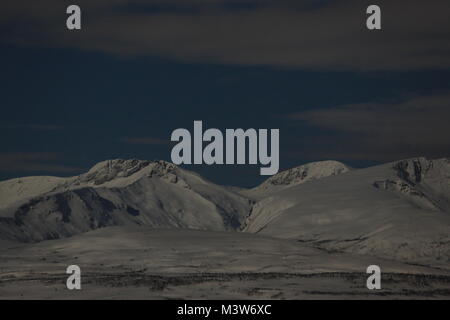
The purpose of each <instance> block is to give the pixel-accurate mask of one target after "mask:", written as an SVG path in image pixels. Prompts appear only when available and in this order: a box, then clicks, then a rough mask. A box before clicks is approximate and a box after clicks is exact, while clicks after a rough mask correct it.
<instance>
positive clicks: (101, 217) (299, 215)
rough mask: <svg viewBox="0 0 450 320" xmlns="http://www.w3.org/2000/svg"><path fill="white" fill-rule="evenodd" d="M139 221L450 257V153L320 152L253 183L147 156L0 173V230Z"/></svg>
mask: <svg viewBox="0 0 450 320" xmlns="http://www.w3.org/2000/svg"><path fill="white" fill-rule="evenodd" d="M133 225H145V226H148V227H153V228H170V229H200V230H209V231H220V230H232V231H244V232H247V233H258V234H262V235H265V236H268V237H273V238H283V239H290V240H293V241H298V242H303V243H308V244H310V245H313V246H317V247H320V248H322V249H326V250H334V251H336V250H337V251H345V252H349V253H351V254H355V253H356V254H364V255H370V256H382V257H386V258H392V259H396V260H400V261H406V262H413V263H424V264H431V265H448V262H449V261H450V160H449V159H438V160H428V159H425V158H416V159H409V160H402V161H397V162H393V163H389V164H384V165H379V166H375V167H370V168H365V169H353V170H351V169H350V168H349V167H347V166H346V165H344V164H342V163H340V162H336V161H322V162H316V163H310V164H306V165H303V166H300V167H296V168H293V169H290V170H287V171H284V172H281V173H279V174H277V175H275V176H273V177H271V178H269V179H268V180H267V181H265V182H264V183H262V184H261V185H260V186H257V187H255V188H253V189H249V190H241V189H239V188H230V187H222V186H219V185H216V184H214V183H211V182H209V181H207V180H205V179H203V178H202V177H200V176H199V175H198V174H196V173H193V172H191V171H187V170H184V169H181V168H179V167H177V166H175V165H173V164H171V163H168V162H164V161H154V162H151V161H142V160H109V161H104V162H101V163H99V164H97V165H95V166H94V167H93V168H92V169H91V170H89V171H88V172H86V173H84V174H81V175H79V176H75V177H70V178H54V177H29V178H20V179H13V180H8V181H3V182H0V239H4V240H19V241H41V240H44V239H55V238H65V237H68V236H72V235H76V234H82V233H85V232H87V231H90V230H94V229H98V228H103V227H109V226H133Z"/></svg>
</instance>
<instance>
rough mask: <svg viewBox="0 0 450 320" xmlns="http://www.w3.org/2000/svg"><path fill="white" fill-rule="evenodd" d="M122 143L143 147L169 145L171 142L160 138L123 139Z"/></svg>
mask: <svg viewBox="0 0 450 320" xmlns="http://www.w3.org/2000/svg"><path fill="white" fill-rule="evenodd" d="M120 141H121V142H124V143H128V144H142V145H167V144H169V142H170V141H167V140H164V139H159V138H122V139H120Z"/></svg>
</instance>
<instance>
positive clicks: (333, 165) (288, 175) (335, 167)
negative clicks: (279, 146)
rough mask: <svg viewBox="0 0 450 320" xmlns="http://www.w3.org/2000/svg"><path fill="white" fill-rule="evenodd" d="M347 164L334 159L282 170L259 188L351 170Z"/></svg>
mask: <svg viewBox="0 0 450 320" xmlns="http://www.w3.org/2000/svg"><path fill="white" fill-rule="evenodd" d="M350 170H351V168H350V167H348V166H346V165H345V164H343V163H341V162H339V161H334V160H326V161H317V162H311V163H307V164H304V165H301V166H298V167H294V168H291V169H288V170H285V171H282V172H280V173H278V174H276V175H274V176H272V177H270V178H269V179H267V180H266V181H265V182H263V183H262V184H261V185H260V186H258V187H257V188H258V189H263V190H267V189H270V188H272V187H274V186H278V187H289V186H293V185H297V184H301V183H305V182H308V181H312V180H317V179H320V178H325V177H328V176H334V175H338V174H341V173H345V172H348V171H350Z"/></svg>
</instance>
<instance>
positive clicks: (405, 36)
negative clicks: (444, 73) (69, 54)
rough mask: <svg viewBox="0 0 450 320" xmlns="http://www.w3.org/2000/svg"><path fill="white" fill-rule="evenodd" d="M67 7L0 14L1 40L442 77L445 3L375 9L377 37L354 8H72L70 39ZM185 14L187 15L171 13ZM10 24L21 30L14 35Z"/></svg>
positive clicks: (118, 1)
mask: <svg viewBox="0 0 450 320" xmlns="http://www.w3.org/2000/svg"><path fill="white" fill-rule="evenodd" d="M68 4H70V3H69V2H66V1H56V0H46V1H39V2H30V1H26V2H25V1H14V2H10V3H8V4H4V5H3V6H4V7H5V8H2V13H1V15H2V18H0V19H1V20H3V21H4V22H5V23H4V27H3V30H7V31H8V32H7V33H4V37H3V38H4V39H5V41H8V42H9V43H11V42H14V43H20V44H23V45H42V44H43V43H45V45H47V46H58V47H60V46H63V47H73V48H78V49H84V50H89V51H100V52H105V53H109V54H114V55H120V56H135V55H138V56H140V55H144V56H147V55H151V56H163V57H167V58H172V59H176V60H183V61H196V62H197V61H200V62H212V63H226V64H244V65H269V66H280V67H300V68H307V69H335V70H376V71H378V70H411V69H428V68H435V69H442V68H444V69H448V68H449V67H450V54H449V53H450V42H449V41H448V39H449V38H450V19H448V12H449V9H450V2H449V1H448V0H434V1H418V0H397V1H386V0H379V1H378V2H377V4H379V5H380V6H381V8H382V21H383V22H382V26H383V30H381V31H369V30H367V29H366V27H365V18H366V14H365V10H366V8H367V6H368V5H369V4H372V3H370V2H367V1H361V0H349V1H311V0H308V1H301V0H298V1H291V0H280V1H269V0H267V1H263V0H260V1H257V0H245V1H238V0H236V1H226V0H215V1H212V0H211V1H207V0H185V1H184V0H183V1H182V0H165V1H163V0H153V1H143V0H112V1H106V0H97V1H92V0H90V1H87V0H80V1H78V4H79V5H80V6H81V8H82V10H83V19H84V20H83V29H82V30H81V31H79V32H70V31H68V30H66V29H65V6H67V5H68ZM162 5H164V7H161V6H162ZM239 5H240V6H239ZM186 6H190V7H193V8H195V10H185V11H183V10H180V8H181V7H186ZM13 18H14V19H15V20H14V19H13ZM17 19H19V20H17ZM13 21H22V24H21V26H20V27H18V28H15V27H14V23H13ZM25 22H26V23H25ZM26 26H28V27H26ZM0 30H2V29H0Z"/></svg>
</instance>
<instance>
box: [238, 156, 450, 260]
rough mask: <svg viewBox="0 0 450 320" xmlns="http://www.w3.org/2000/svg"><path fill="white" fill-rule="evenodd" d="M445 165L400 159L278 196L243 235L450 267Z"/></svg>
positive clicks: (449, 173)
mask: <svg viewBox="0 0 450 320" xmlns="http://www.w3.org/2000/svg"><path fill="white" fill-rule="evenodd" d="M449 187H450V161H449V159H440V160H427V159H424V158H418V159H410V160H405V161H399V162H395V163H390V164H386V165H381V166H376V167H371V168H367V169H359V170H352V171H350V172H348V173H346V174H342V175H337V176H331V177H327V178H323V179H320V180H315V181H310V182H308V183H304V184H300V185H296V186H293V187H289V188H286V189H283V190H280V191H276V192H273V193H271V194H270V195H268V196H266V197H265V198H264V199H262V200H261V201H259V202H257V203H256V205H255V206H254V207H253V209H252V214H251V215H250V217H249V219H248V221H247V226H246V229H245V230H246V231H247V232H253V233H260V234H264V235H268V236H273V237H278V238H289V239H297V240H299V241H305V242H312V243H315V244H316V245H318V246H320V247H323V248H326V249H332V250H344V251H347V252H352V253H360V254H370V255H376V256H384V257H389V258H395V259H399V260H402V261H410V262H420V263H422V262H423V263H432V264H442V265H447V266H448V265H449V261H450V260H449V259H450V212H449V210H448V209H449V206H448V204H449V201H450V192H449V191H450V189H449Z"/></svg>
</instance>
